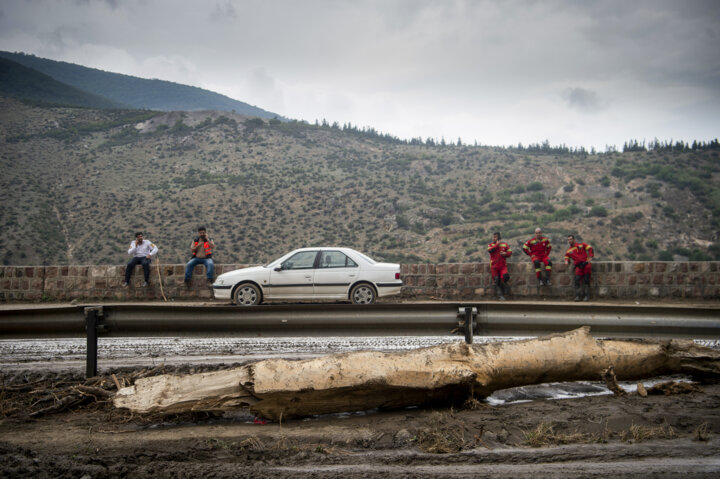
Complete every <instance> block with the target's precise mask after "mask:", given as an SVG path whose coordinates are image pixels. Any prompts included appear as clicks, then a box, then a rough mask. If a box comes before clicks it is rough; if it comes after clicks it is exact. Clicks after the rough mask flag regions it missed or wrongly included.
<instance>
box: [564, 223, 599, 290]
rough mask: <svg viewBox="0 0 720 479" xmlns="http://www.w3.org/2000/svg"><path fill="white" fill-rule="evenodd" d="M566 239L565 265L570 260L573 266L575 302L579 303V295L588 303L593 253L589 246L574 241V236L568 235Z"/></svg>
mask: <svg viewBox="0 0 720 479" xmlns="http://www.w3.org/2000/svg"><path fill="white" fill-rule="evenodd" d="M567 239H568V245H569V246H570V247H569V248H568V250H567V251H566V252H565V264H570V260H572V261H573V263H574V265H575V301H580V296H581V295H582V296H583V298H582V300H583V301H588V300H589V299H590V274H591V273H592V266H591V265H590V261H591V260H592V258H593V256H595V253H594V252H593V249H592V246H590V245H589V244H587V243H578V242H577V241H575V236H574V235H568V237H567Z"/></svg>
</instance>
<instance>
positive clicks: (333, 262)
mask: <svg viewBox="0 0 720 479" xmlns="http://www.w3.org/2000/svg"><path fill="white" fill-rule="evenodd" d="M359 270H360V267H359V266H358V264H357V263H356V262H355V261H353V260H352V259H351V258H350V257H349V256H347V255H346V254H345V253H343V252H342V251H335V250H328V251H321V252H320V260H319V262H318V264H317V269H316V270H315V296H316V297H323V298H340V299H343V298H346V297H347V292H348V288H349V287H350V285H351V284H352V283H353V282H355V279H356V278H357V276H358V272H359Z"/></svg>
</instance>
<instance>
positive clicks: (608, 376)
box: [600, 366, 627, 396]
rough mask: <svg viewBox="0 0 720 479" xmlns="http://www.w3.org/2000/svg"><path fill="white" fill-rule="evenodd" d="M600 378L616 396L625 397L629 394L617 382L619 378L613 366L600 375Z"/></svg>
mask: <svg viewBox="0 0 720 479" xmlns="http://www.w3.org/2000/svg"><path fill="white" fill-rule="evenodd" d="M600 377H601V378H602V380H603V381H605V385H606V386H607V388H608V389H609V390H610V391H612V393H613V394H614V395H616V396H625V395H626V394H627V393H626V392H625V390H624V389H623V388H621V387H620V385H619V384H618V382H617V376H615V370H614V369H613V367H612V366H609V367H607V368H606V369H604V370H603V371H602V372H601V373H600Z"/></svg>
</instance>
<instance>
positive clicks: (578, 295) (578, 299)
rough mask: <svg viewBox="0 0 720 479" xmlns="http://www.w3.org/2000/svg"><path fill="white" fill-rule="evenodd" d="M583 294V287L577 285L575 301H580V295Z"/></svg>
mask: <svg viewBox="0 0 720 479" xmlns="http://www.w3.org/2000/svg"><path fill="white" fill-rule="evenodd" d="M581 294H582V286H580V285H579V284H576V285H575V301H580V295H581Z"/></svg>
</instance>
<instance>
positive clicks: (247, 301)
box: [233, 283, 262, 306]
mask: <svg viewBox="0 0 720 479" xmlns="http://www.w3.org/2000/svg"><path fill="white" fill-rule="evenodd" d="M261 298H262V294H261V293H260V289H259V288H258V287H257V286H255V285H254V284H251V283H243V284H241V285H240V286H238V287H237V288H235V293H233V299H234V300H235V304H237V305H238V306H255V305H256V304H260V299H261Z"/></svg>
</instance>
